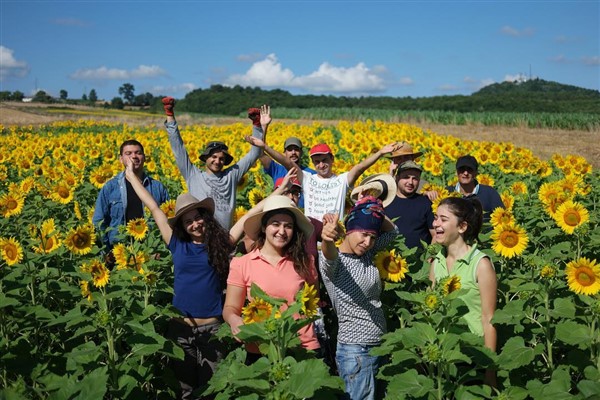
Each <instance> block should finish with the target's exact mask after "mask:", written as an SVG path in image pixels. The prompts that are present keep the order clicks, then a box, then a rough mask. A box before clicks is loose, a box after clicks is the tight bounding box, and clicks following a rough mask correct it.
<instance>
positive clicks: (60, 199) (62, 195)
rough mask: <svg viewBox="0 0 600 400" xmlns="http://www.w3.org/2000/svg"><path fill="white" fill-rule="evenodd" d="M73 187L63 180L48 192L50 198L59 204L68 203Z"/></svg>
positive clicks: (71, 198)
mask: <svg viewBox="0 0 600 400" xmlns="http://www.w3.org/2000/svg"><path fill="white" fill-rule="evenodd" d="M74 194H75V187H72V186H69V185H67V184H66V183H64V182H59V183H57V184H56V185H54V187H53V189H52V191H51V192H50V198H51V199H52V200H54V201H56V202H57V203H60V204H69V203H70V202H71V201H72V200H73V195H74Z"/></svg>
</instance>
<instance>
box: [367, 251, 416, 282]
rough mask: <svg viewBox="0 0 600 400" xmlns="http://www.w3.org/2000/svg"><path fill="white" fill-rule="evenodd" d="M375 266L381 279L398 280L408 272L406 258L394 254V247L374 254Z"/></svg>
mask: <svg viewBox="0 0 600 400" xmlns="http://www.w3.org/2000/svg"><path fill="white" fill-rule="evenodd" d="M375 266H376V267H377V269H378V270H379V276H381V279H383V280H386V281H390V282H400V281H401V280H402V279H404V276H405V275H406V273H407V272H408V265H407V263H406V260H405V259H404V258H402V257H401V256H397V255H396V249H392V250H383V251H380V252H379V253H377V254H376V255H375Z"/></svg>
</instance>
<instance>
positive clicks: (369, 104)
mask: <svg viewBox="0 0 600 400" xmlns="http://www.w3.org/2000/svg"><path fill="white" fill-rule="evenodd" d="M118 94H119V96H116V97H114V98H113V99H112V100H111V101H110V102H104V104H103V106H104V107H110V108H117V109H122V108H124V107H125V105H128V106H134V107H144V108H147V109H150V110H152V111H155V112H161V111H162V104H161V102H160V99H161V98H162V97H163V96H162V95H158V96H154V95H153V94H151V93H143V94H140V95H135V87H134V86H133V85H132V84H131V83H124V84H123V85H122V86H121V87H119V90H118ZM23 97H24V95H23V93H22V92H20V91H16V92H13V93H11V92H7V91H2V92H0V101H3V100H13V101H20V100H22V99H23ZM33 101H39V102H45V103H54V102H63V103H71V104H90V105H97V104H96V103H97V101H98V97H97V94H96V91H95V90H94V89H92V90H90V92H89V95H86V94H84V95H83V96H82V98H81V99H69V98H68V93H67V91H66V90H61V91H60V97H59V99H55V98H52V97H51V96H49V95H48V94H47V93H45V92H43V91H39V92H38V93H36V95H35V96H34V98H33ZM259 104H272V105H276V106H277V108H290V109H300V110H302V109H315V108H336V109H341V108H343V109H372V110H403V111H450V112H458V113H466V112H488V111H492V112H521V113H522V112H546V113H558V112H560V113H571V112H573V113H575V112H577V113H592V114H600V92H599V91H597V90H591V89H584V88H580V87H576V86H572V85H564V84H560V83H557V82H551V81H545V80H542V79H531V80H528V81H525V82H503V83H496V84H492V85H489V86H486V87H484V88H482V89H481V90H479V91H478V92H475V93H473V94H471V95H453V96H433V97H417V98H413V97H410V96H409V97H391V96H366V97H365V96H363V97H349V96H331V95H293V94H291V93H290V92H288V91H285V90H281V89H274V90H263V89H260V88H258V87H242V86H239V85H236V86H233V87H227V86H223V85H212V86H211V87H209V88H207V89H196V90H193V91H191V92H189V93H187V94H186V95H185V97H184V98H183V99H179V100H178V105H177V108H178V110H179V111H186V112H192V113H201V114H212V115H231V116H235V115H239V114H241V113H243V112H244V111H245V110H246V109H247V108H248V106H250V105H259Z"/></svg>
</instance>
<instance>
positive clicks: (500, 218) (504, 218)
mask: <svg viewBox="0 0 600 400" xmlns="http://www.w3.org/2000/svg"><path fill="white" fill-rule="evenodd" d="M490 222H491V223H492V226H498V225H503V224H512V223H514V222H515V217H514V216H513V213H512V211H510V210H507V209H505V208H502V207H498V208H496V209H495V210H494V212H492V215H491V216H490Z"/></svg>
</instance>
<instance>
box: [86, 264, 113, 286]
mask: <svg viewBox="0 0 600 400" xmlns="http://www.w3.org/2000/svg"><path fill="white" fill-rule="evenodd" d="M89 272H90V274H92V284H93V285H94V286H96V287H97V288H100V287H104V286H106V284H107V283H108V280H109V278H110V271H109V270H108V269H107V268H106V266H105V265H104V264H103V263H102V262H101V261H100V260H92V262H91V263H90V264H89Z"/></svg>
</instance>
